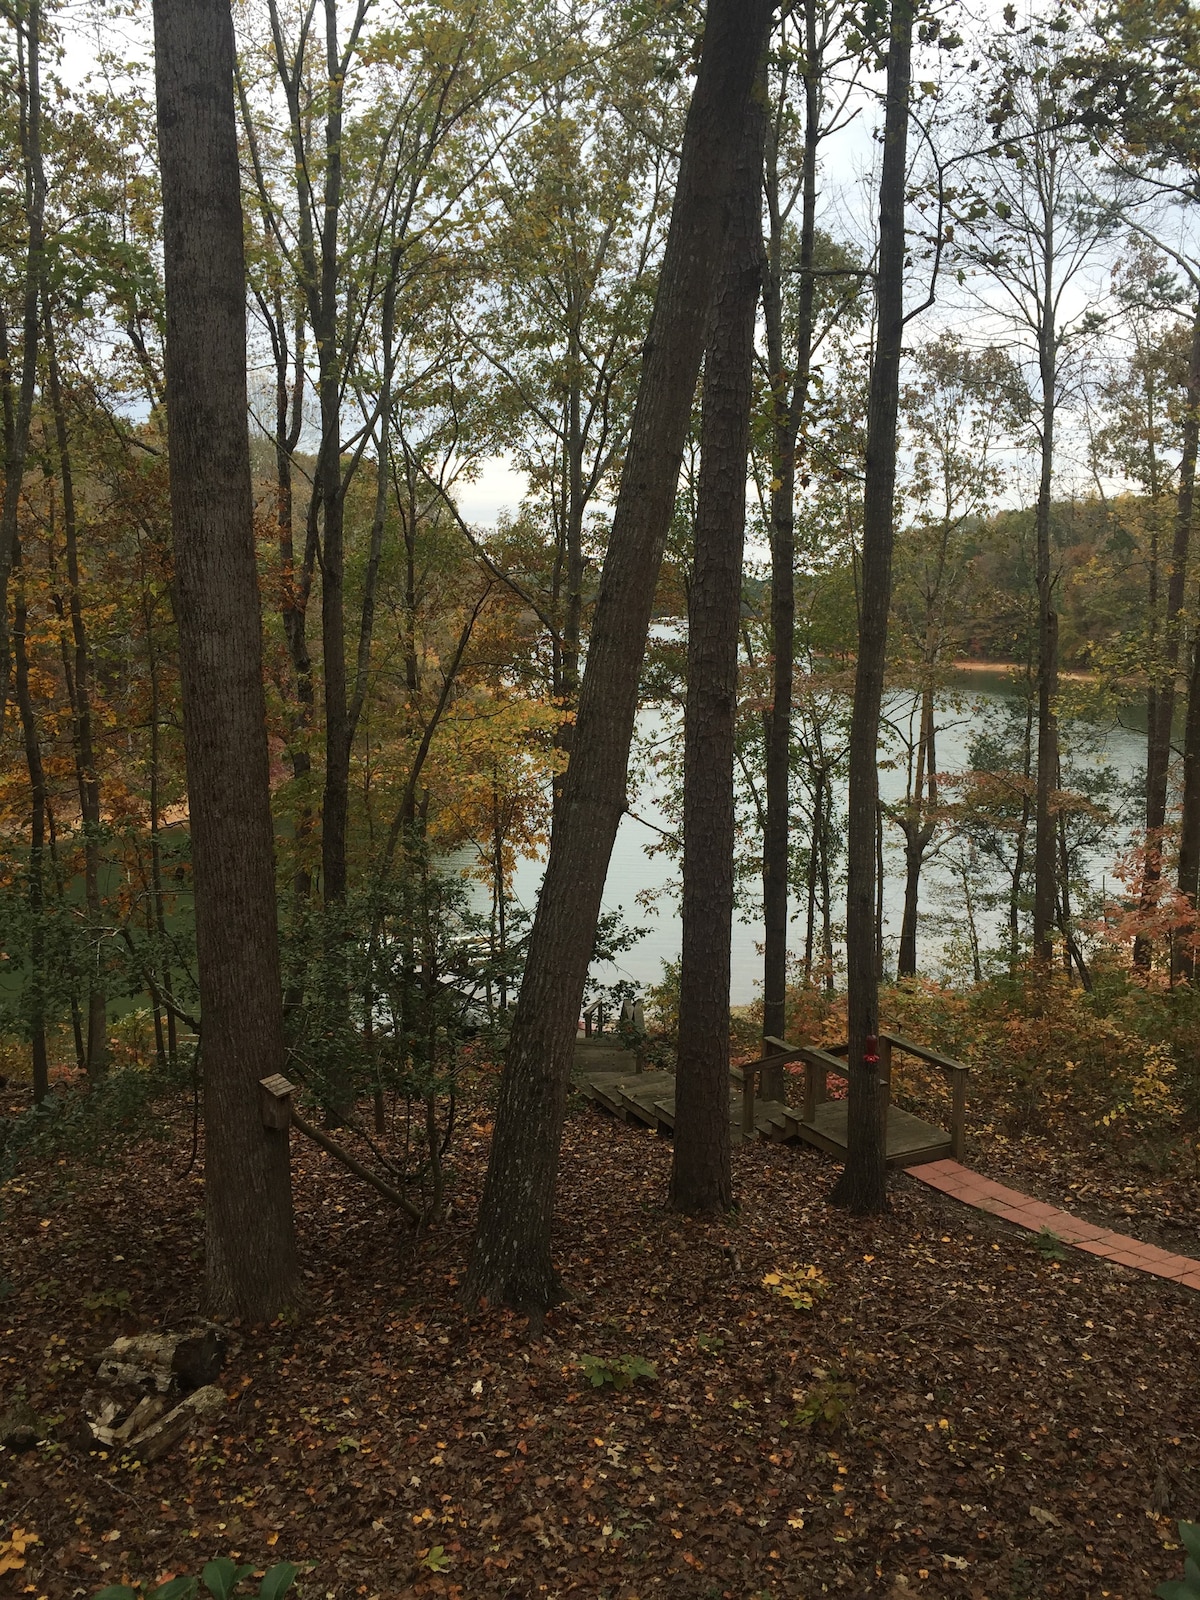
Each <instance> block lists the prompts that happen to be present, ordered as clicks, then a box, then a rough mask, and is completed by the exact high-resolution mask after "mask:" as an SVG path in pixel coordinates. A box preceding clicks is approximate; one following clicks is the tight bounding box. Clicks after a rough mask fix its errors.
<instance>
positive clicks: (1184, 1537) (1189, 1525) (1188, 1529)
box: [1179, 1522, 1200, 1562]
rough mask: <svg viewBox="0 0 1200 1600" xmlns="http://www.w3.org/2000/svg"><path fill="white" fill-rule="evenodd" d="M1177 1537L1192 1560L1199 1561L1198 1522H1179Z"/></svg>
mask: <svg viewBox="0 0 1200 1600" xmlns="http://www.w3.org/2000/svg"><path fill="white" fill-rule="evenodd" d="M1179 1537H1180V1540H1181V1541H1182V1543H1183V1548H1184V1549H1185V1550H1186V1551H1187V1553H1188V1555H1189V1556H1191V1558H1192V1560H1193V1561H1196V1562H1200V1522H1181V1523H1180V1524H1179Z"/></svg>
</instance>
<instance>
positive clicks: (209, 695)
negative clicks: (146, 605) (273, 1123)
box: [154, 0, 298, 1321]
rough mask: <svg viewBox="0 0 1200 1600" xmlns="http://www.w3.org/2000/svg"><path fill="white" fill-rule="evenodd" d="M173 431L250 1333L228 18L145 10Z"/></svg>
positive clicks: (175, 2) (191, 772)
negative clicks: (154, 99) (154, 95)
mask: <svg viewBox="0 0 1200 1600" xmlns="http://www.w3.org/2000/svg"><path fill="white" fill-rule="evenodd" d="M154 41H155V72H156V81H157V90H158V138H159V159H160V163H161V167H162V180H163V184H162V186H163V252H164V263H165V268H166V293H167V347H166V372H167V423H168V430H169V445H170V464H171V514H172V522H173V525H174V553H175V581H176V613H177V616H178V620H179V656H180V678H181V684H182V692H183V706H184V749H185V755H186V759H187V774H188V799H189V806H190V814H191V835H192V859H193V868H194V875H195V890H196V947H197V958H198V966H199V977H200V1006H201V1017H202V1026H203V1041H204V1119H205V1140H206V1143H205V1202H206V1297H207V1301H208V1305H209V1308H210V1310H211V1311H212V1313H213V1314H214V1315H220V1316H239V1317H244V1318H247V1319H249V1320H253V1321H258V1320H263V1319H267V1318H270V1317H273V1316H275V1315H276V1314H277V1313H278V1312H280V1311H281V1310H283V1309H284V1308H285V1307H286V1306H288V1305H289V1304H291V1303H292V1302H293V1301H294V1300H295V1297H296V1294H297V1289H298V1263H297V1258H296V1242H295V1231H294V1226H293V1219H292V1199H291V1180H290V1171H289V1153H288V1135H287V1132H286V1130H283V1129H278V1130H277V1129H268V1128H264V1127H263V1125H262V1122H261V1120H260V1116H259V1104H258V1102H259V1088H258V1080H259V1078H261V1077H263V1076H265V1075H267V1074H270V1073H274V1072H278V1071H279V1070H280V1069H281V1067H282V1065H283V1008H282V1001H281V996H280V982H279V950H278V937H277V929H276V907H275V873H274V860H273V847H274V841H273V835H272V825H271V811H270V804H269V793H268V769H267V735H266V720H265V704H264V697H263V686H262V666H261V632H260V618H259V600H258V581H257V574H256V570H255V554H254V516H253V501H252V497H251V483H250V449H249V432H248V423H247V403H246V301H245V293H246V291H245V263H244V259H243V253H242V208H241V193H240V177H239V171H238V150H237V137H236V129H235V124H234V99H233V51H234V45H233V23H232V19H231V16H230V10H229V0H156V3H155V6H154Z"/></svg>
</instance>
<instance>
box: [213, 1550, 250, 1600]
mask: <svg viewBox="0 0 1200 1600" xmlns="http://www.w3.org/2000/svg"><path fill="white" fill-rule="evenodd" d="M253 1571H254V1564H253V1562H250V1563H249V1564H248V1565H246V1566H243V1567H238V1566H235V1565H234V1564H233V1562H232V1561H231V1560H230V1559H229V1557H228V1556H218V1557H217V1559H216V1560H215V1561H210V1562H208V1563H207V1565H206V1566H205V1568H204V1571H203V1572H202V1573H201V1574H200V1576H201V1578H202V1579H203V1580H204V1587H205V1588H206V1589H207V1590H208V1592H209V1594H211V1595H212V1597H213V1600H229V1597H230V1595H232V1593H233V1591H234V1590H235V1589H236V1588H237V1586H238V1584H239V1583H241V1581H242V1579H243V1578H244V1577H246V1575H247V1574H248V1573H251V1572H253Z"/></svg>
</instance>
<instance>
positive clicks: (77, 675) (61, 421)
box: [45, 316, 108, 1078]
mask: <svg viewBox="0 0 1200 1600" xmlns="http://www.w3.org/2000/svg"><path fill="white" fill-rule="evenodd" d="M45 334H46V346H47V357H48V362H47V366H48V375H49V379H50V383H49V390H50V407H51V410H52V412H53V414H54V437H55V444H56V446H57V451H58V468H59V480H60V482H61V484H62V509H63V535H64V539H65V543H66V557H67V614H68V616H69V617H70V619H71V644H72V646H73V648H72V650H71V652H70V654H69V655H68V650H67V642H66V640H65V639H64V640H63V645H62V649H63V664H64V666H65V668H66V680H67V687H68V690H69V692H70V700H71V722H72V735H73V740H72V742H73V745H74V750H75V782H76V787H77V789H78V792H79V820H80V823H81V825H82V828H83V889H84V899H85V901H86V903H87V911H88V924H89V933H90V937H91V942H92V962H91V971H90V972H89V974H88V1021H87V1070H88V1076H89V1077H91V1078H99V1077H102V1076H103V1075H104V1073H105V1072H106V1071H107V1068H108V1016H107V1010H108V1005H107V996H106V987H107V986H106V984H105V982H104V963H103V957H102V953H101V952H102V950H103V947H104V938H105V936H104V932H103V924H104V906H103V902H102V900H101V895H100V865H101V862H100V773H99V771H98V770H97V767H96V752H95V748H94V746H93V742H92V689H91V653H90V651H89V649H88V640H87V628H86V626H85V624H84V620H83V599H82V596H81V594H80V585H79V527H78V520H77V518H76V514H75V474H74V471H73V469H72V465H71V442H70V436H69V434H68V431H67V414H66V408H65V407H64V405H63V396H62V384H61V382H60V380H59V373H58V351H57V348H56V345H55V338H54V328H53V324H52V323H51V321H50V318H49V317H48V316H47V317H46V319H45Z"/></svg>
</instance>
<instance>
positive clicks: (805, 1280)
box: [762, 1267, 829, 1311]
mask: <svg viewBox="0 0 1200 1600" xmlns="http://www.w3.org/2000/svg"><path fill="white" fill-rule="evenodd" d="M762 1282H763V1288H764V1289H769V1290H770V1291H771V1293H772V1294H777V1295H779V1297H780V1298H781V1299H782V1300H786V1301H787V1302H788V1304H789V1305H790V1306H791V1308H792V1310H793V1311H811V1310H812V1309H813V1307H814V1306H815V1305H816V1303H817V1301H818V1300H819V1299H820V1298H821V1297H822V1295H824V1294H827V1293H828V1291H829V1279H828V1278H827V1277H826V1276H825V1274H824V1273H823V1272H822V1271H821V1269H820V1267H793V1268H792V1269H791V1271H790V1272H768V1273H767V1274H766V1276H765V1277H764V1278H763V1281H762Z"/></svg>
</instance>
